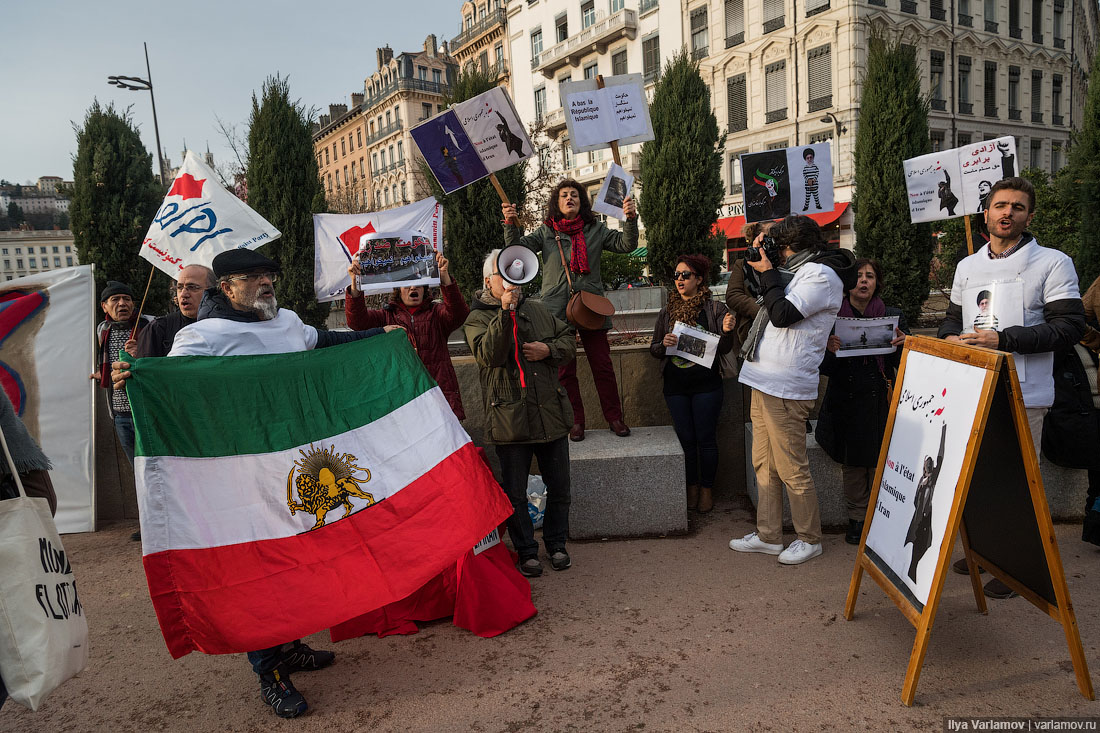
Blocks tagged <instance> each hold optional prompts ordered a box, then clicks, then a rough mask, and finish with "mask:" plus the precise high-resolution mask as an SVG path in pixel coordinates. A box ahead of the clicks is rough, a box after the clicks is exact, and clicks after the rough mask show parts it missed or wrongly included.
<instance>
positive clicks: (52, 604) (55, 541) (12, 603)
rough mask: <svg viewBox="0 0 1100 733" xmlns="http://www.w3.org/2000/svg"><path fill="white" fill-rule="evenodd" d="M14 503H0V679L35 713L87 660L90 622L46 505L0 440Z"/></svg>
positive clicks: (9, 693) (3, 442) (9, 501)
mask: <svg viewBox="0 0 1100 733" xmlns="http://www.w3.org/2000/svg"><path fill="white" fill-rule="evenodd" d="M0 447H2V448H3V451H4V456H5V457H6V458H7V463H8V466H9V467H10V468H11V471H12V476H13V477H14V478H15V483H16V485H17V486H18V487H19V496H18V497H17V498H15V499H7V500H4V501H0V678H2V679H3V680H4V686H5V687H7V689H8V695H10V696H11V699H12V700H14V701H15V702H17V703H20V704H22V705H26V706H27V707H29V708H30V709H31V710H37V709H38V706H39V705H40V704H41V703H42V700H44V699H45V697H46V695H49V694H50V693H51V692H53V690H54V689H55V688H57V687H58V686H59V685H60V684H61V683H63V682H65V680H67V679H69V678H70V677H73V676H74V675H76V674H78V673H79V672H81V671H82V670H83V669H84V667H85V666H86V665H87V659H88V621H87V619H85V618H84V608H83V606H82V605H81V603H80V597H79V596H78V595H77V589H76V581H75V580H74V578H73V571H72V568H71V567H70V565H69V558H68V556H67V555H66V554H65V549H64V547H62V545H61V538H60V537H58V534H57V527H55V526H54V522H53V517H52V516H50V505H49V503H48V502H47V501H46V500H45V499H40V498H37V497H36V498H31V497H28V496H27V493H26V491H24V490H23V482H22V481H20V480H19V474H18V473H17V472H16V470H15V464H14V462H13V461H12V459H11V454H10V453H9V452H8V445H7V441H5V440H4V437H3V434H2V433H0Z"/></svg>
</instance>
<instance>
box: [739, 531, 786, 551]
mask: <svg viewBox="0 0 1100 733" xmlns="http://www.w3.org/2000/svg"><path fill="white" fill-rule="evenodd" d="M730 549H731V550H736V551H737V552H762V553H764V554H765V555H778V554H779V553H781V552H783V544H782V543H779V544H774V543H771V542H765V541H764V540H762V539H760V535H758V534H757V533H756V532H749V533H748V534H747V535H745V536H744V537H740V538H734V539H732V540H730Z"/></svg>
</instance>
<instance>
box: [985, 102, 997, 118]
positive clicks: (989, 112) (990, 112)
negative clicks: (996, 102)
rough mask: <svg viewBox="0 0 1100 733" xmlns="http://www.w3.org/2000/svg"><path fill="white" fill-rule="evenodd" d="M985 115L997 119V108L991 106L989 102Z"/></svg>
mask: <svg viewBox="0 0 1100 733" xmlns="http://www.w3.org/2000/svg"><path fill="white" fill-rule="evenodd" d="M985 116H986V117H990V118H992V119H997V108H996V107H995V106H994V107H990V106H989V105H988V104H987V105H986V106H985Z"/></svg>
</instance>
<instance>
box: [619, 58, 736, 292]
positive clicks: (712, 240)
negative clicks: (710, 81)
mask: <svg viewBox="0 0 1100 733" xmlns="http://www.w3.org/2000/svg"><path fill="white" fill-rule="evenodd" d="M649 114H650V118H651V119H652V121H653V133H654V139H653V140H650V141H649V142H647V143H646V144H645V145H643V146H642V161H641V175H640V183H641V196H640V197H639V201H638V203H639V206H638V209H639V213H640V215H641V217H642V222H643V223H644V224H645V237H646V247H647V248H648V258H649V267H650V272H652V273H653V275H654V276H656V277H657V279H658V280H659V281H660V282H662V283H664V284H671V282H672V272H673V270H675V269H676V258H677V257H679V256H680V255H682V254H689V253H690V254H704V255H706V256H707V257H709V258H710V259H711V261H712V262H713V263H714V268H713V270H712V273H711V276H712V280H713V279H714V278H716V277H717V274H718V267H719V264H720V262H721V261H722V257H723V255H724V253H725V238H724V237H722V236H715V235H714V234H712V231H713V227H714V223H715V221H717V219H718V207H719V205H720V204H721V201H722V146H721V144H720V142H719V136H718V120H717V118H716V117H715V116H714V112H712V111H711V106H710V90H709V89H707V85H706V84H705V83H704V82H703V77H701V76H700V75H699V64H698V63H697V62H695V61H693V60H692V59H691V58H690V57H689V56H688V53H687V51H686V50H681V51H680V53H679V54H677V55H676V56H675V57H674V58H672V59H671V60H670V61H669V62H668V64H667V65H666V66H665V69H664V73H662V74H661V76H660V78H659V79H658V80H657V85H656V88H655V89H654V90H653V102H652V103H651V104H650V106H649Z"/></svg>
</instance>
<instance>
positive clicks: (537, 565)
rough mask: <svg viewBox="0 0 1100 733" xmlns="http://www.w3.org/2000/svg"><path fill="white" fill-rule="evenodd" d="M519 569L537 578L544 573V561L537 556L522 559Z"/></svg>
mask: <svg viewBox="0 0 1100 733" xmlns="http://www.w3.org/2000/svg"><path fill="white" fill-rule="evenodd" d="M519 571H520V572H521V573H522V574H524V575H526V576H527V577H528V578H537V577H539V576H540V575H542V563H541V562H539V559H538V558H537V557H529V558H527V559H526V560H521V561H520V563H519Z"/></svg>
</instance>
